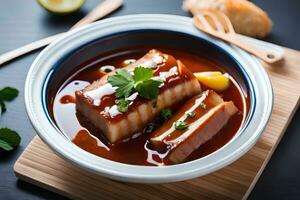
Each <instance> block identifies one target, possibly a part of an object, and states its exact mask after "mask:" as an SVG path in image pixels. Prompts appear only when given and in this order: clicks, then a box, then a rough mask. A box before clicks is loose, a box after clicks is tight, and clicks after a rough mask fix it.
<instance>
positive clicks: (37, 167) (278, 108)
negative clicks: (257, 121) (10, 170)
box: [14, 49, 300, 200]
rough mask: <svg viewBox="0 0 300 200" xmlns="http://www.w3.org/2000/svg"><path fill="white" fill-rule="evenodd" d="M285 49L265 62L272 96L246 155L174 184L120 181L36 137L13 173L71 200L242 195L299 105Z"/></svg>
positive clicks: (298, 82) (293, 64)
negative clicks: (84, 167) (65, 156)
mask: <svg viewBox="0 0 300 200" xmlns="http://www.w3.org/2000/svg"><path fill="white" fill-rule="evenodd" d="M285 50H286V55H285V61H284V62H281V63H278V64H276V65H275V66H272V67H271V66H266V70H267V71H268V73H269V76H270V78H271V81H272V84H273V88H274V94H275V99H274V108H273V113H272V116H271V119H270V122H269V124H268V126H267V128H266V130H265V132H264V133H263V135H262V137H261V138H260V139H259V141H258V142H257V144H256V145H255V146H254V147H253V148H252V149H251V150H250V151H249V152H248V153H247V154H245V155H244V156H243V157H242V158H240V159H239V160H237V161H236V162H234V163H232V164H231V165H229V166H227V167H225V168H223V169H221V170H219V171H217V172H214V173H212V174H209V175H206V176H204V177H200V178H196V179H193V180H189V181H183V182H177V183H168V184H152V185H149V184H147V185H146V184H133V183H122V182H117V181H113V180H110V179H107V178H103V177H101V176H96V175H94V174H91V173H89V172H86V171H83V170H82V169H80V168H78V167H76V166H74V165H72V164H71V163H69V162H67V161H65V160H63V159H62V158H60V157H59V156H57V155H56V154H54V153H53V152H52V151H51V150H50V149H49V148H48V147H47V146H46V145H45V144H44V143H43V142H42V141H41V140H40V139H39V137H37V136H36V137H35V138H34V139H33V141H32V142H31V143H30V144H29V146H28V147H27V149H26V150H25V151H24V153H23V154H22V155H21V156H20V158H19V159H18V160H17V162H16V164H15V166H14V170H15V174H16V176H17V177H18V178H20V179H22V180H25V181H28V182H30V183H33V184H35V185H38V186H40V187H43V188H45V189H48V190H51V191H54V192H57V193H59V194H62V195H64V196H67V197H70V198H72V199H91V200H92V199H122V200H123V199H149V200H156V199H246V198H247V197H248V195H249V193H250V192H251V190H252V188H253V187H254V185H255V183H256V182H257V180H258V178H259V177H260V175H261V173H262V171H263V170H264V168H265V166H266V164H267V163H268V161H269V159H270V157H271V156H272V154H273V152H274V150H275V148H276V147H277V144H278V143H279V141H280V139H281V138H282V136H283V134H284V132H285V130H286V128H287V126H288V124H289V123H290V121H291V119H292V117H293V115H294V113H295V111H296V110H297V107H298V105H299V96H300V52H298V51H295V50H291V49H285Z"/></svg>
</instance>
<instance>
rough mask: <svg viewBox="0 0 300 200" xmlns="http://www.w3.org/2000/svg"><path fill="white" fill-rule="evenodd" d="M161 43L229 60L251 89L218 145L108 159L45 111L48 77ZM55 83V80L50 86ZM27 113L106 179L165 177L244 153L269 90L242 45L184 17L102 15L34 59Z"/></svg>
mask: <svg viewBox="0 0 300 200" xmlns="http://www.w3.org/2000/svg"><path fill="white" fill-rule="evenodd" d="M138 45H145V46H149V47H150V48H151V46H153V45H164V46H168V47H170V48H180V49H181V50H188V51H193V52H196V53H198V54H199V55H203V56H206V57H207V58H208V59H212V60H214V61H215V62H216V63H218V64H220V65H223V66H229V67H228V70H229V71H230V73H231V74H232V75H233V76H237V77H240V78H242V79H243V83H244V84H245V85H243V86H242V87H247V88H248V90H249V92H250V110H249V114H248V116H247V118H246V120H245V122H244V124H243V127H242V128H241V129H240V131H239V132H238V134H237V135H236V136H235V137H234V138H233V139H232V140H231V141H230V142H228V143H227V144H226V145H225V146H223V147H222V148H220V149H219V150H217V151H215V152H213V153H211V154H209V155H207V156H205V157H203V158H200V159H197V160H194V161H190V162H186V163H182V164H177V165H172V166H159V167H157V166H137V165H128V164H123V163H118V162H114V161H111V160H107V159H104V158H101V157H98V156H95V155H93V154H90V153H88V152H86V151H84V150H82V149H80V148H79V147H77V146H76V145H74V144H73V143H72V142H71V141H70V140H69V139H68V138H67V137H65V135H64V134H63V133H62V132H60V130H59V129H58V128H57V127H56V125H55V123H54V122H53V120H52V119H51V117H50V116H49V112H48V108H47V95H48V90H49V87H50V88H51V87H52V85H51V83H52V82H59V81H62V80H63V79H65V78H66V76H67V75H68V74H70V72H72V70H74V67H75V66H78V64H79V63H84V61H86V60H89V59H91V58H93V57H95V56H97V55H99V54H100V53H105V52H108V51H112V50H115V49H120V48H127V47H130V46H138ZM53 87H54V86H53ZM25 103H26V109H27V113H28V116H29V118H30V120H31V122H32V124H33V126H34V128H35V129H36V131H37V133H38V135H39V136H40V137H41V139H42V140H43V141H44V142H45V143H46V144H47V145H48V146H49V147H50V148H51V149H52V150H53V151H54V152H55V153H57V154H58V155H60V156H61V157H63V158H64V159H66V160H67V161H69V162H71V163H73V164H74V165H77V166H79V167H81V168H83V169H85V170H88V171H91V172H93V173H95V174H99V175H102V176H105V177H108V178H111V179H115V180H120V181H128V182H139V183H165V182H174V181H181V180H187V179H191V178H195V177H199V176H203V175H206V174H208V173H211V172H213V171H216V170H218V169H220V168H223V167H225V166H226V165H228V164H230V163H232V162H233V161H235V160H237V159H238V158H240V157H241V156H242V155H244V154H245V153H246V152H247V151H248V150H249V149H250V148H251V147H252V146H253V145H254V144H255V143H256V141H257V140H258V139H259V137H260V136H261V134H262V132H263V130H264V128H265V127H266V125H267V122H268V120H269V118H270V115H271V110H272V105H273V93H272V87H271V83H270V80H269V78H268V75H267V73H266V71H265V70H264V68H263V66H262V64H261V63H260V62H259V61H258V60H257V59H256V58H254V57H253V56H251V55H249V54H247V53H245V52H244V51H242V50H240V49H238V48H236V47H233V46H231V45H228V44H226V43H224V42H221V41H219V40H217V39H214V38H211V37H209V36H207V35H205V34H203V33H201V32H199V31H198V30H197V29H196V28H195V27H194V26H193V24H192V19H191V18H188V17H181V16H172V15H153V14H151V15H129V16H122V17H115V18H109V19H105V20H101V21H100V22H96V23H94V24H91V25H87V26H85V27H82V28H80V29H78V30H74V31H72V32H68V33H66V34H65V35H64V36H63V37H62V38H60V39H59V40H57V41H55V42H53V43H52V44H51V45H49V46H48V47H47V48H45V49H44V50H43V51H42V52H41V53H40V54H39V56H38V57H37V58H36V60H35V61H34V62H33V64H32V66H31V68H30V70H29V73H28V75H27V80H26V84H25Z"/></svg>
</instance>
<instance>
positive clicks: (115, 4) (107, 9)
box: [70, 0, 123, 30]
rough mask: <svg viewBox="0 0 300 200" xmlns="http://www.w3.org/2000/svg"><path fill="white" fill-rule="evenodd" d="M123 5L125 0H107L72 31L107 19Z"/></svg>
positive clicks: (75, 25)
mask: <svg viewBox="0 0 300 200" xmlns="http://www.w3.org/2000/svg"><path fill="white" fill-rule="evenodd" d="M122 4H123V0H105V1H103V2H102V3H100V4H99V5H98V6H97V7H96V8H94V9H93V10H92V11H91V12H90V13H89V14H87V15H86V16H85V17H84V18H82V19H81V20H80V21H78V22H77V23H76V24H74V26H72V28H71V29H70V30H73V29H75V28H78V27H81V26H83V25H86V24H90V23H92V22H94V21H96V20H98V19H101V18H103V17H105V16H106V15H108V14H110V13H111V12H112V11H114V10H117V9H118V8H119V7H120V6H121V5H122Z"/></svg>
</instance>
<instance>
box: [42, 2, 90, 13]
mask: <svg viewBox="0 0 300 200" xmlns="http://www.w3.org/2000/svg"><path fill="white" fill-rule="evenodd" d="M37 2H38V3H39V4H40V5H41V6H42V7H43V8H45V9H46V10H47V11H49V12H52V13H55V14H68V13H72V12H75V11H76V10H78V9H79V8H80V7H81V6H82V4H83V3H84V2H85V0H37Z"/></svg>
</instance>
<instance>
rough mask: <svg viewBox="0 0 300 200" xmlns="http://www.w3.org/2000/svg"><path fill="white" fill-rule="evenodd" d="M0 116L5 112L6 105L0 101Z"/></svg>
mask: <svg viewBox="0 0 300 200" xmlns="http://www.w3.org/2000/svg"><path fill="white" fill-rule="evenodd" d="M0 107H1V114H2V113H5V112H6V105H5V103H4V101H1V100H0Z"/></svg>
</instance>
